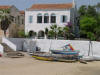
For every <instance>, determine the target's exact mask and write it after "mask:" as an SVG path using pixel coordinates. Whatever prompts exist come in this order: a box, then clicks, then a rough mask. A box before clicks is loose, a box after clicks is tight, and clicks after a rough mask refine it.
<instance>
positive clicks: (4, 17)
mask: <svg viewBox="0 0 100 75" xmlns="http://www.w3.org/2000/svg"><path fill="white" fill-rule="evenodd" d="M9 13H10V9H0V25H1V29H2V30H3V31H4V35H5V36H6V31H7V29H8V28H9V25H10V24H11V21H12V19H13V17H12V16H11V15H9Z"/></svg>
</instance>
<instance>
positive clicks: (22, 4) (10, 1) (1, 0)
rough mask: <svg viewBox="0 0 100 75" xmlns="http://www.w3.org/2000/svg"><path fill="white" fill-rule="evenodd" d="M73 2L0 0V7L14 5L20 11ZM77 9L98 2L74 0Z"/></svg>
mask: <svg viewBox="0 0 100 75" xmlns="http://www.w3.org/2000/svg"><path fill="white" fill-rule="evenodd" d="M72 1H73V0H0V5H15V6H16V7H17V8H18V9H20V10H25V9H26V8H29V7H31V6H32V4H38V3H39V4H42V3H49V4H50V3H71V2H72ZM75 2H76V4H77V7H80V6H81V5H88V4H91V5H95V4H97V3H98V2H100V0H75Z"/></svg>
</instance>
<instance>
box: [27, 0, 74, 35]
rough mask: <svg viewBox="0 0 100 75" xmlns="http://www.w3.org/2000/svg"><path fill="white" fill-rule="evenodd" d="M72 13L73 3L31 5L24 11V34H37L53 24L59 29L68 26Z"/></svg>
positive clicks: (72, 19)
mask: <svg viewBox="0 0 100 75" xmlns="http://www.w3.org/2000/svg"><path fill="white" fill-rule="evenodd" d="M74 12H75V3H74V2H72V3H67V4H33V5H32V6H31V7H30V8H28V9H27V10H26V11H25V33H28V32H30V31H34V32H37V33H38V32H39V31H41V30H42V31H44V30H45V28H50V26H51V25H54V24H56V25H58V26H60V27H64V26H66V25H68V23H69V22H72V24H73V22H74V19H75V18H74ZM73 27H75V26H73ZM72 30H74V28H73V29H72Z"/></svg>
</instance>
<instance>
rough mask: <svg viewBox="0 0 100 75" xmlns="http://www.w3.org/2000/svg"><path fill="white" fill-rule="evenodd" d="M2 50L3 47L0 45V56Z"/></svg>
mask: <svg viewBox="0 0 100 75" xmlns="http://www.w3.org/2000/svg"><path fill="white" fill-rule="evenodd" d="M3 53H4V50H3V46H2V45H1V44H0V54H3Z"/></svg>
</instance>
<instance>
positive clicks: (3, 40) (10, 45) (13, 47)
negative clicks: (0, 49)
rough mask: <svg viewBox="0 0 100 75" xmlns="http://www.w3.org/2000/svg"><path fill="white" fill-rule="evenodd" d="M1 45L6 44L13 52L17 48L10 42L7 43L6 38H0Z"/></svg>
mask: <svg viewBox="0 0 100 75" xmlns="http://www.w3.org/2000/svg"><path fill="white" fill-rule="evenodd" d="M2 43H5V44H7V45H8V46H9V47H10V48H11V49H13V50H14V51H16V50H17V47H16V45H15V44H13V43H12V42H11V41H9V40H8V39H7V38H5V37H3V38H2Z"/></svg>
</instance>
